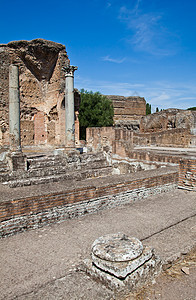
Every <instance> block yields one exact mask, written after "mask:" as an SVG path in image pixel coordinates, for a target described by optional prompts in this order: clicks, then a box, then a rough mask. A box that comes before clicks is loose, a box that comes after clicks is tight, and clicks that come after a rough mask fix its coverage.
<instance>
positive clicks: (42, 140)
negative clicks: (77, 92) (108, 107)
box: [0, 39, 78, 145]
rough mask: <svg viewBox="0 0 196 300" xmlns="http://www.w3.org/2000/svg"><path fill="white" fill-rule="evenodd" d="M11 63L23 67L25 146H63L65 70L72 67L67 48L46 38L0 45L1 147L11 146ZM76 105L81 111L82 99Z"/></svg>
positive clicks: (22, 133) (23, 138)
mask: <svg viewBox="0 0 196 300" xmlns="http://www.w3.org/2000/svg"><path fill="white" fill-rule="evenodd" d="M10 64H14V65H17V66H18V67H19V84H20V100H21V104H20V106H21V140H22V145H34V144H36V145H41V144H44V145H47V144H52V145H53V144H57V145H58V144H63V143H64V135H65V129H64V127H65V125H64V124H65V111H64V109H65V108H64V106H65V105H64V104H63V101H65V71H64V70H63V68H62V67H66V66H69V65H70V61H69V59H68V56H67V52H66V50H65V46H64V45H61V44H58V43H55V42H51V41H46V40H42V39H36V40H32V41H16V42H10V43H8V44H7V45H0V145H9V121H8V110H9V103H8V98H9V65H10ZM76 102H77V104H76V107H77V109H78V99H77V101H76ZM41 115H42V117H40V116H41ZM62 127H63V128H62ZM39 130H41V131H42V133H41V134H39V133H38V131H39Z"/></svg>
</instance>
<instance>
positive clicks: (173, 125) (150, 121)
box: [140, 108, 196, 133]
mask: <svg viewBox="0 0 196 300" xmlns="http://www.w3.org/2000/svg"><path fill="white" fill-rule="evenodd" d="M193 128H196V112H195V111H191V110H182V109H176V108H175V109H171V108H169V109H165V110H163V111H160V112H158V113H154V114H150V115H147V116H143V117H142V118H141V122H140V132H141V133H149V132H161V131H166V130H171V129H188V130H191V129H193Z"/></svg>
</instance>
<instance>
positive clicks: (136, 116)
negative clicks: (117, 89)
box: [106, 95, 146, 130]
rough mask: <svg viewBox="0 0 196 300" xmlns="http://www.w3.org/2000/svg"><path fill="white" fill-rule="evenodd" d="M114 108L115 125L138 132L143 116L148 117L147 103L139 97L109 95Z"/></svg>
mask: <svg viewBox="0 0 196 300" xmlns="http://www.w3.org/2000/svg"><path fill="white" fill-rule="evenodd" d="M106 97H107V98H108V99H110V100H112V103H113V107H114V124H115V125H116V126H119V127H122V128H123V127H124V128H127V129H133V130H138V129H139V124H140V120H141V117H142V116H145V115H146V101H145V99H144V98H142V97H137V96H130V97H124V96H116V95H107V96H106Z"/></svg>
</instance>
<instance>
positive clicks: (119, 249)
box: [82, 233, 161, 293]
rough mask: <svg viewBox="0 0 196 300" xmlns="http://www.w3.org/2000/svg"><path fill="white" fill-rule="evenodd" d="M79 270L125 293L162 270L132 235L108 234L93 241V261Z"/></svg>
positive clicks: (149, 252)
mask: <svg viewBox="0 0 196 300" xmlns="http://www.w3.org/2000/svg"><path fill="white" fill-rule="evenodd" d="M95 254H98V255H99V257H98V256H97V255H95ZM103 258H104V259H103ZM105 258H107V259H105ZM82 270H84V271H85V272H86V273H87V274H89V275H90V276H91V277H93V278H94V279H99V280H100V281H102V282H103V283H104V284H105V285H106V286H108V287H109V288H111V289H112V290H116V291H117V293H118V292H123V293H126V292H128V291H131V290H133V289H135V288H138V287H141V286H143V285H144V284H146V283H147V282H149V281H151V280H152V279H154V277H155V276H156V275H157V274H158V273H159V272H160V271H161V260H160V258H159V257H157V256H156V255H155V253H154V250H152V249H151V248H150V247H146V246H145V247H144V248H143V245H142V243H141V242H140V241H139V240H138V239H136V238H135V237H128V236H126V235H124V234H122V233H118V234H110V235H107V236H103V237H100V238H98V239H97V240H95V242H94V243H93V245H92V260H85V261H84V264H83V265H82Z"/></svg>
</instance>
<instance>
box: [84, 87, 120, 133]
mask: <svg viewBox="0 0 196 300" xmlns="http://www.w3.org/2000/svg"><path fill="white" fill-rule="evenodd" d="M80 92H81V103H80V110H79V121H80V138H81V139H85V138H86V128H87V127H105V126H112V125H113V117H114V109H113V105H112V101H111V100H109V99H108V98H107V97H106V96H103V95H101V94H100V93H99V92H96V93H93V92H92V91H90V92H88V91H85V90H84V89H82V90H81V91H80Z"/></svg>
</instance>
